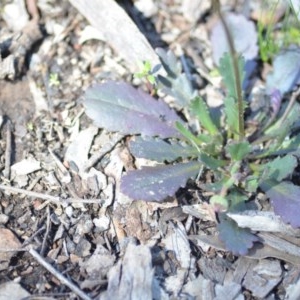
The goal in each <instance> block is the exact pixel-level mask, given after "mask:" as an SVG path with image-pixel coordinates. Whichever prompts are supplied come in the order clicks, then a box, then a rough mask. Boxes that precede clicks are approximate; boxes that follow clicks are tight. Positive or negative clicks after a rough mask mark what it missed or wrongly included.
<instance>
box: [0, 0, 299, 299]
mask: <svg viewBox="0 0 300 300" xmlns="http://www.w3.org/2000/svg"><path fill="white" fill-rule="evenodd" d="M204 2H205V1H190V0H184V1H175V0H163V1H158V0H136V1H129V0H124V1H118V2H115V1H113V0H106V1H94V0H92V1H88V4H87V2H86V1H73V0H70V1H67V0H63V1H57V0H53V1H47V0H39V1H34V0H27V1H22V0H21V1H17V0H15V1H8V0H4V1H2V4H3V9H1V11H0V78H1V81H0V101H1V108H0V115H1V118H0V120H1V132H0V133H1V140H0V171H1V174H0V176H1V184H0V300H6V299H37V298H38V297H41V299H157V300H158V299H197V300H207V299H214V300H216V299H220V300H224V299H228V300H231V299H239V300H242V299H262V298H264V299H287V298H284V297H287V295H290V298H288V299H294V300H296V299H299V297H300V296H299V295H300V294H299V284H300V263H299V261H300V250H299V249H300V245H299V231H296V230H294V231H293V230H290V228H289V227H286V226H285V225H283V224H282V223H281V222H280V220H277V219H276V218H275V217H274V215H272V214H265V213H262V214H258V215H256V216H255V218H256V220H258V221H257V222H254V223H253V219H252V217H253V216H250V217H249V216H244V217H243V216H241V215H238V214H233V215H232V216H231V217H232V218H233V219H235V220H236V221H237V222H238V223H239V222H241V223H243V222H244V223H243V224H244V225H241V226H245V227H250V228H251V226H260V227H255V228H254V227H253V230H256V231H260V233H259V237H260V239H261V243H259V244H257V246H256V247H255V248H254V250H253V251H251V252H250V253H249V255H248V256H245V257H235V256H232V255H230V253H228V252H226V250H225V249H224V245H223V244H221V243H220V242H219V240H217V239H216V236H215V234H216V232H215V225H214V216H213V215H212V213H211V211H210V209H209V207H208V206H207V205H206V204H205V202H204V201H203V199H204V196H202V195H200V196H199V194H198V192H197V191H195V190H194V187H192V188H191V189H187V190H184V191H183V192H180V193H178V195H177V197H174V198H172V199H168V201H166V202H165V203H145V202H132V200H131V199H129V198H127V197H126V196H125V195H123V194H122V193H121V192H120V188H119V186H120V178H121V176H122V173H123V172H124V171H127V170H130V169H133V168H134V161H133V158H132V157H131V155H130V153H129V152H128V149H127V147H126V144H127V141H126V139H125V138H124V137H123V136H122V135H120V134H118V133H109V132H106V131H104V130H102V129H98V128H96V127H94V126H93V125H92V124H91V121H90V120H88V119H87V117H86V116H85V114H84V110H83V107H82V105H81V102H80V96H81V94H82V92H83V91H84V90H85V89H86V88H87V87H88V86H89V85H90V84H92V83H94V82H99V81H102V80H107V79H123V80H126V81H132V72H133V70H136V66H137V65H136V63H137V62H138V61H143V60H150V61H151V62H152V63H153V62H155V61H156V60H157V56H156V54H155V52H154V50H153V48H155V47H157V46H160V47H161V46H165V47H168V48H172V49H174V50H175V52H178V51H179V49H184V51H185V53H188V55H189V56H190V57H191V58H192V59H193V62H194V64H195V65H194V67H193V72H194V73H195V74H193V76H194V77H195V79H196V81H197V83H198V84H199V85H200V86H201V85H202V86H203V89H202V90H201V92H200V93H211V95H214V96H212V97H211V98H213V97H215V98H216V101H218V100H219V94H218V93H219V92H218V90H217V88H216V86H217V85H218V83H216V82H214V81H213V80H210V79H209V72H210V70H211V69H212V65H213V63H212V60H211V50H210V47H209V41H208V32H207V27H206V26H207V24H206V23H205V22H204V19H202V17H203V16H205V18H207V14H209V13H210V9H211V8H210V5H207V4H206V3H205V4H204ZM223 2H224V3H223ZM240 2H242V1H222V3H223V4H224V5H233V3H240ZM207 3H208V1H207ZM196 4H197V5H196ZM73 5H74V6H73ZM198 5H199V6H198ZM239 5H240V4H239ZM196 8H197V10H196ZM15 14H18V16H19V17H18V18H19V19H15V18H13V16H14V15H15ZM145 16H146V17H145ZM112 17H114V18H112ZM16 20H20V24H16V22H17V21H16ZM21 21H22V22H23V23H21ZM89 22H90V24H91V25H93V26H94V27H93V28H91V27H90V24H89ZM17 25H18V26H17ZM20 27H21V28H20ZM181 51H182V50H181ZM177 54H178V53H177ZM207 79H209V80H207ZM206 80H207V81H208V84H207V86H204V82H206ZM136 83H137V84H138V83H139V82H138V81H137V82H136ZM116 122H117V120H116ZM136 163H137V164H138V162H136ZM247 217H248V218H247ZM251 221H252V222H251ZM245 222H246V223H245ZM247 222H248V223H247ZM272 226H273V227H272ZM274 228H277V230H274ZM268 229H269V230H268ZM275 231H276V232H277V233H275ZM279 233H281V234H284V235H285V236H283V235H279ZM287 233H289V236H287V235H286V234H287Z"/></svg>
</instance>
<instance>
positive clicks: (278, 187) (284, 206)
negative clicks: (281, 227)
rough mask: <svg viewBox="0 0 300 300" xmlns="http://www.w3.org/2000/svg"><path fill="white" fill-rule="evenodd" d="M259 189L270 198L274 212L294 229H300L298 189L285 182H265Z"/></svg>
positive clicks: (299, 191) (299, 195)
mask: <svg viewBox="0 0 300 300" xmlns="http://www.w3.org/2000/svg"><path fill="white" fill-rule="evenodd" d="M260 187H261V188H262V189H263V190H264V192H265V193H266V194H267V196H268V197H269V198H270V201H271V204H272V206H273V207H274V212H275V213H276V214H277V215H279V216H280V217H281V218H282V220H283V221H284V222H286V223H290V224H291V225H292V226H293V227H294V228H295V227H300V218H299V211H300V187H299V186H296V185H294V184H292V183H290V182H286V181H283V182H281V183H276V182H273V181H265V182H263V183H262V184H261V185H260Z"/></svg>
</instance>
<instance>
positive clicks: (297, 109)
mask: <svg viewBox="0 0 300 300" xmlns="http://www.w3.org/2000/svg"><path fill="white" fill-rule="evenodd" d="M280 113H281V114H283V109H282V110H281V112H280ZM299 118H300V105H299V103H297V102H296V103H294V105H293V108H292V109H291V110H290V112H289V114H288V115H287V117H286V118H285V119H284V120H282V118H280V119H279V120H278V121H277V122H276V123H275V124H274V125H272V126H271V127H270V128H268V129H267V130H266V131H265V134H266V136H267V137H270V138H273V139H276V141H277V144H278V147H280V146H281V144H282V143H283V141H284V140H285V138H286V137H288V136H289V135H290V134H291V128H292V125H293V124H294V123H295V122H296V121H298V120H299Z"/></svg>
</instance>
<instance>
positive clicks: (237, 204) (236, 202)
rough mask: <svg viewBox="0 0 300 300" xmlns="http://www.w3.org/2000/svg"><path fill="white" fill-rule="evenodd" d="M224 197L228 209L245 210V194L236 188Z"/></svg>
mask: <svg viewBox="0 0 300 300" xmlns="http://www.w3.org/2000/svg"><path fill="white" fill-rule="evenodd" d="M226 198H227V199H228V200H229V203H230V207H229V210H230V211H242V210H245V202H246V201H247V200H248V197H247V195H245V194H242V193H241V192H239V191H237V190H232V191H230V192H229V193H228V195H227V196H226Z"/></svg>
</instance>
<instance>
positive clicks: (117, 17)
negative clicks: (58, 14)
mask: <svg viewBox="0 0 300 300" xmlns="http://www.w3.org/2000/svg"><path fill="white" fill-rule="evenodd" d="M69 1H70V2H71V3H72V4H73V5H74V6H75V7H76V8H77V9H78V11H79V12H80V13H81V14H82V15H83V16H85V17H86V18H87V20H88V21H89V22H90V23H91V25H92V26H93V27H95V28H96V29H97V30H99V31H100V32H101V33H103V35H104V37H105V39H106V40H107V41H108V43H109V44H110V45H111V46H112V48H114V49H115V50H116V52H117V53H118V54H119V55H120V56H121V57H122V58H123V59H124V60H125V61H126V63H127V64H128V66H129V67H131V69H132V71H133V72H136V71H138V70H139V65H138V63H140V62H143V61H150V62H151V64H152V65H153V66H154V65H157V64H159V59H158V57H157V55H156V53H155V52H154V50H153V49H152V47H151V46H150V44H149V43H148V41H147V40H146V38H145V36H144V35H143V34H142V33H141V32H140V31H139V29H138V28H137V27H136V25H135V24H134V23H133V22H132V20H131V19H130V18H129V16H128V15H127V14H126V12H125V11H124V10H123V9H122V8H121V7H120V6H119V5H118V4H117V2H116V1H114V0H106V1H96V0H91V1H89V5H86V1H85V0H69ZM121 32H123V34H120V33H121ZM133 45H134V47H133Z"/></svg>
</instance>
